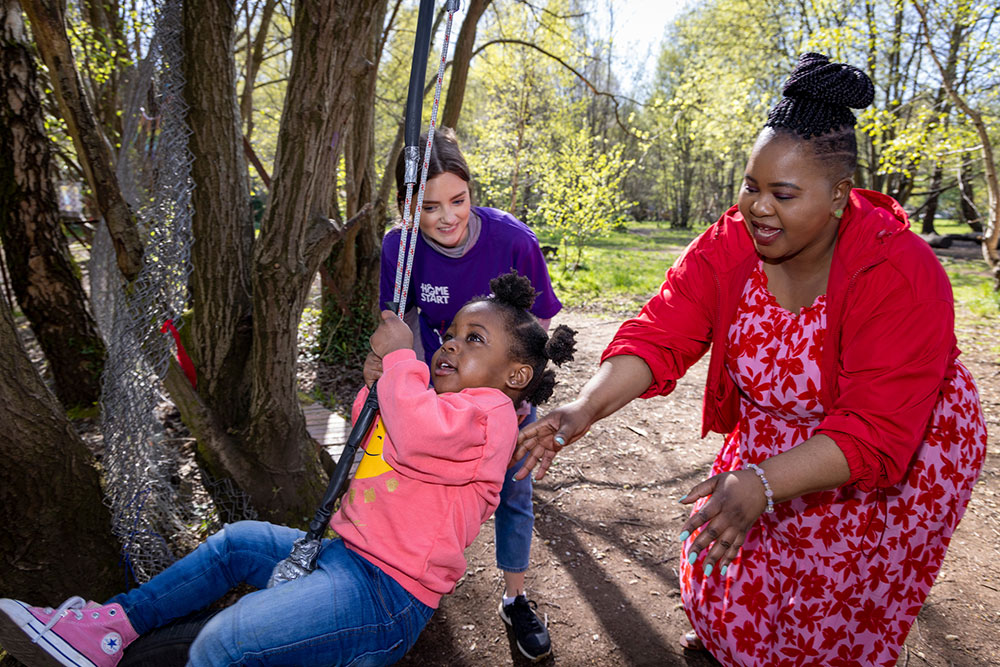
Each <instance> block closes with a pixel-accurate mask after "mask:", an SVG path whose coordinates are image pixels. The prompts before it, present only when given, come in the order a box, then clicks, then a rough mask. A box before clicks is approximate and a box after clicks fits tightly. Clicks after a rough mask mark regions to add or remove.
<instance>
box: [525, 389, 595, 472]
mask: <svg viewBox="0 0 1000 667" xmlns="http://www.w3.org/2000/svg"><path fill="white" fill-rule="evenodd" d="M592 423H593V418H592V417H591V415H590V413H589V411H587V410H585V409H584V407H583V402H582V401H579V400H577V401H573V402H572V403H567V404H566V405H563V406H560V407H558V408H556V409H555V410H552V411H551V412H549V413H548V414H547V415H545V416H544V417H542V418H540V419H539V420H538V421H536V422H535V423H534V424H529V425H528V426H525V427H524V429H523V430H522V431H521V432H520V433H519V434H518V436H517V449H515V450H514V456H513V458H512V459H511V466H513V465H514V464H515V463H516V462H517V461H520V460H521V459H522V458H525V457H527V458H525V461H524V465H523V466H521V469H520V470H518V471H517V474H515V475H514V478H515V479H524V478H525V477H527V476H528V475H529V474H530V473H531V471H532V470H533V469H534V468H535V466H536V465H537V466H538V472H537V473H536V474H535V479H542V478H543V477H545V472H546V471H547V470H548V469H549V466H550V465H552V459H553V458H555V455H556V454H558V453H559V450H561V449H562V448H563V447H565V446H566V445H568V444H570V443H571V442H575V441H576V440H579V439H580V438H582V437H583V436H585V435H586V434H587V429H589V428H590V425H591V424H592Z"/></svg>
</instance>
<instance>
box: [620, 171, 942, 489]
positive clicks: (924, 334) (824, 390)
mask: <svg viewBox="0 0 1000 667" xmlns="http://www.w3.org/2000/svg"><path fill="white" fill-rule="evenodd" d="M757 261H758V257H757V254H756V252H755V251H754V246H753V242H752V240H751V239H750V236H749V234H747V231H746V228H745V227H744V223H743V216H742V215H740V213H739V211H738V210H737V208H736V207H735V206H734V207H733V208H731V209H729V210H728V211H727V212H726V213H725V214H724V215H723V216H722V217H721V218H720V219H719V220H718V222H716V223H715V224H714V225H712V226H711V227H709V228H708V229H707V230H706V231H705V232H704V233H703V234H701V235H700V236H699V237H698V238H696V239H695V240H694V241H693V242H692V243H691V245H689V246H688V248H687V249H686V250H685V251H684V254H683V255H682V256H681V257H680V258H679V259H678V260H677V263H676V264H675V265H674V266H673V267H672V268H670V269H669V270H668V271H667V273H666V280H665V281H664V283H663V286H662V287H661V288H660V292H659V294H657V295H656V296H654V297H653V298H652V299H650V300H649V302H648V303H647V304H646V305H645V306H644V307H643V309H642V311H641V312H640V313H639V315H638V316H637V317H635V318H633V319H630V320H627V321H626V322H625V323H624V324H622V326H621V328H619V330H618V333H617V334H616V335H615V338H614V340H613V341H612V342H611V344H610V345H609V346H608V348H607V349H606V350H605V351H604V354H603V355H602V357H601V361H604V359H607V358H608V357H612V356H615V355H621V354H627V355H635V356H638V357H641V358H642V359H643V360H644V361H645V362H646V364H648V365H649V368H650V370H651V371H652V372H653V377H654V380H653V384H652V385H651V386H650V387H649V389H648V390H647V391H646V393H644V394H643V397H644V398H646V397H649V396H655V395H658V394H668V393H670V392H671V391H672V390H673V388H674V386H675V385H676V381H677V379H678V378H680V377H681V376H682V375H684V373H685V371H687V369H688V368H689V367H690V366H691V365H692V364H694V363H695V362H696V361H698V359H700V358H701V356H702V355H703V354H704V353H705V352H706V351H707V350H708V349H709V346H711V349H712V354H711V357H710V360H709V366H708V381H707V383H706V386H705V400H704V407H703V409H704V411H703V414H702V437H704V436H705V435H706V434H707V433H708V432H709V431H716V432H719V433H728V432H730V431H732V430H733V428H735V426H736V424H737V421H738V419H739V408H740V403H739V390H738V388H737V387H736V384H735V383H734V382H733V380H732V378H731V377H730V375H729V373H727V372H725V370H724V368H723V360H724V359H725V356H726V344H727V338H728V336H727V332H728V331H729V327H730V325H731V324H732V322H733V318H734V317H735V314H736V307H737V305H738V304H739V300H740V298H741V296H742V294H743V288H744V285H745V284H746V281H747V279H748V278H749V276H750V274H751V272H752V271H753V268H754V266H755V265H756V264H757ZM954 318H955V315H954V304H953V298H952V293H951V284H950V283H949V281H948V277H947V275H946V274H945V272H944V269H942V267H941V264H940V262H939V261H938V259H937V258H936V257H935V256H934V253H933V251H932V250H931V249H930V247H929V246H928V245H927V244H926V243H925V242H924V241H923V240H921V239H920V238H919V237H918V236H916V235H915V234H913V233H912V232H910V231H909V221H908V220H907V217H906V213H905V212H904V211H903V209H902V207H901V206H900V205H899V204H898V203H897V202H896V201H895V200H893V199H892V198H891V197H889V196H887V195H884V194H881V193H878V192H872V191H869V190H858V189H855V190H853V191H852V193H851V196H850V201H849V203H848V206H847V208H846V209H845V211H844V217H843V219H842V221H841V223H840V230H839V231H838V236H837V245H836V247H835V249H834V255H833V262H832V265H831V268H830V278H829V281H828V283H827V330H826V333H825V336H824V347H823V357H822V360H821V373H822V386H821V387H820V395H821V397H822V405H823V408H824V412H825V417H824V418H823V420H822V422H821V423H820V425H819V427H818V428H817V429H816V431H815V433H823V434H825V435H827V436H829V437H830V438H832V439H833V440H834V442H836V443H837V445H838V446H839V447H840V448H841V450H843V452H844V456H845V457H847V463H848V465H849V466H850V469H851V479H850V481H849V482H848V483H849V484H857V485H858V486H859V487H860V488H862V489H866V490H870V489H872V488H875V487H887V486H893V485H895V484H897V483H899V481H900V480H901V479H902V478H903V476H904V475H905V473H906V470H907V468H908V467H909V463H910V460H911V459H912V458H913V454H914V452H915V451H916V449H917V447H918V446H919V445H920V443H921V442H922V441H923V439H924V433H925V432H926V430H927V425H928V422H929V420H930V416H931V412H932V411H933V409H934V405H935V403H936V402H937V399H938V396H939V393H940V391H941V388H942V386H943V384H944V382H945V381H946V379H948V378H951V377H953V375H954V362H955V359H956V358H957V357H958V354H959V351H958V348H957V346H956V344H955V332H954ZM715 332H719V336H718V338H717V339H716V337H715ZM713 341H714V343H715V344H714V345H713V344H712V343H713Z"/></svg>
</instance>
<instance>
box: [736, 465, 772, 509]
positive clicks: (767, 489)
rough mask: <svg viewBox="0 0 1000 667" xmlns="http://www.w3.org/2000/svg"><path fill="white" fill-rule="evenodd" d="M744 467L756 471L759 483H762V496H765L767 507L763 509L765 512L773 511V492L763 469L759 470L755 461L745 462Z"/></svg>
mask: <svg viewBox="0 0 1000 667" xmlns="http://www.w3.org/2000/svg"><path fill="white" fill-rule="evenodd" d="M743 467H744V468H749V469H750V470H753V471H754V472H755V473H757V476H758V477H760V482H761V484H763V485H764V497H765V498H767V508H765V509H764V511H765V512H771V513H773V512H774V492H773V491H771V485H770V484H768V483H767V477H765V476H764V471H763V470H761V468H760V466H759V465H757V464H756V463H747V464H746V465H745V466H743Z"/></svg>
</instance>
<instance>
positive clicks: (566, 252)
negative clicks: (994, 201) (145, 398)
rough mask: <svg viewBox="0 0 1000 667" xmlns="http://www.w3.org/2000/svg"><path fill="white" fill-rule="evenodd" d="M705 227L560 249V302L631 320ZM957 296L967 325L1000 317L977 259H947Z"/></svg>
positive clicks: (542, 237)
mask: <svg viewBox="0 0 1000 667" xmlns="http://www.w3.org/2000/svg"><path fill="white" fill-rule="evenodd" d="M935 227H936V229H937V231H938V233H939V234H942V235H944V234H964V233H966V232H967V231H968V226H967V225H963V224H959V223H956V222H954V221H952V220H938V221H937V222H936V223H935ZM704 229H705V226H700V227H696V228H693V229H670V228H669V227H667V226H666V224H657V223H654V222H633V223H628V224H627V225H626V227H625V229H624V230H620V231H616V232H613V233H612V234H611V235H610V236H608V237H606V238H601V239H595V240H593V241H591V242H590V243H588V244H587V246H586V247H585V248H584V249H583V253H582V256H581V258H580V261H579V263H577V261H576V258H577V253H576V249H575V248H568V249H566V248H563V247H562V246H559V253H558V256H557V257H556V258H555V259H552V260H549V275H550V276H551V277H552V284H553V287H554V288H555V290H556V294H557V295H558V296H559V299H560V300H561V301H562V302H563V304H564V305H565V306H567V307H571V308H584V309H587V310H592V311H601V312H605V313H607V314H608V315H613V316H616V317H628V316H630V315H633V314H635V313H637V312H638V311H639V309H640V308H641V307H642V306H643V304H645V303H646V301H647V300H649V298H650V297H651V296H652V295H653V294H655V293H656V291H657V290H658V289H659V287H660V284H661V283H662V282H663V273H664V272H665V271H666V270H667V269H668V268H669V267H670V266H671V265H672V264H673V263H674V261H675V260H676V259H677V257H678V255H680V253H681V252H682V251H683V249H684V247H685V246H687V244H688V243H689V242H690V241H691V240H692V239H693V238H694V237H695V236H697V235H698V234H699V233H700V232H702V231H704ZM536 234H538V240H539V241H540V242H541V244H542V245H551V246H557V245H558V241H557V239H556V238H555V237H553V236H552V235H551V234H549V233H547V232H546V230H544V229H539V230H536ZM941 263H942V264H943V265H944V268H945V271H946V272H947V274H948V277H949V278H950V279H951V284H952V288H953V290H954V293H955V310H956V315H957V316H958V317H959V318H960V319H962V320H969V319H971V320H984V319H986V320H991V319H997V318H1000V298H998V295H997V293H996V292H994V291H993V283H992V280H991V278H990V271H989V267H987V265H986V263H985V262H983V261H980V260H978V259H976V260H962V259H951V258H948V257H942V258H941Z"/></svg>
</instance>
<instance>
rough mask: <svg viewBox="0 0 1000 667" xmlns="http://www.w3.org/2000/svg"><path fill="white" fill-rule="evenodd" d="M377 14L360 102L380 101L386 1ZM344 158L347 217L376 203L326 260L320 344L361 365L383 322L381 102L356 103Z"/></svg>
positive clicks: (367, 37)
mask: <svg viewBox="0 0 1000 667" xmlns="http://www.w3.org/2000/svg"><path fill="white" fill-rule="evenodd" d="M375 12H376V16H375V17H374V20H373V22H372V23H371V28H370V29H371V32H370V33H368V34H364V35H358V36H357V37H358V43H359V44H361V45H363V48H364V57H365V59H366V60H367V61H368V62H370V63H373V65H372V67H370V68H369V70H368V72H367V74H366V76H364V77H363V78H361V79H359V80H358V81H357V83H356V84H355V88H354V90H353V91H352V96H353V97H354V99H358V100H373V99H375V87H376V84H377V81H378V76H377V75H378V64H379V56H380V55H381V53H380V49H379V42H380V41H381V33H380V29H381V27H382V24H383V23H384V22H385V12H386V5H385V3H384V2H379V3H378V6H377V7H376V9H375ZM344 160H345V162H344V167H345V172H346V175H347V182H346V184H345V185H346V202H345V203H346V207H347V217H348V218H352V217H354V216H355V215H357V213H358V211H359V210H361V207H363V206H364V205H365V204H366V203H368V202H372V204H373V209H372V212H371V213H369V214H368V215H367V216H365V219H364V220H362V221H361V222H360V224H358V225H356V226H355V227H354V228H353V229H351V230H350V231H348V232H347V234H346V235H345V236H344V238H343V239H342V240H341V241H340V242H338V243H337V244H336V245H335V246H334V249H333V251H332V252H331V253H330V256H329V257H328V258H327V259H326V261H325V262H324V265H325V268H326V272H327V275H328V276H329V277H330V280H329V281H327V282H325V284H324V289H323V323H322V327H321V337H320V344H321V345H323V346H324V349H323V356H324V358H325V359H327V360H328V361H333V362H334V363H348V364H352V365H356V366H359V367H360V365H361V364H362V363H363V361H364V355H365V354H366V353H367V351H368V336H370V335H371V332H372V331H373V330H374V328H375V325H376V324H377V323H378V313H379V310H381V307H382V306H381V304H379V303H378V293H379V263H380V261H381V255H382V252H381V251H382V233H383V228H384V223H385V214H386V211H385V201H384V200H382V199H376V183H375V105H373V104H364V105H356V106H355V107H354V109H353V112H352V114H351V122H350V126H349V129H348V130H347V132H346V136H345V137H344ZM330 343H338V344H330Z"/></svg>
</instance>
